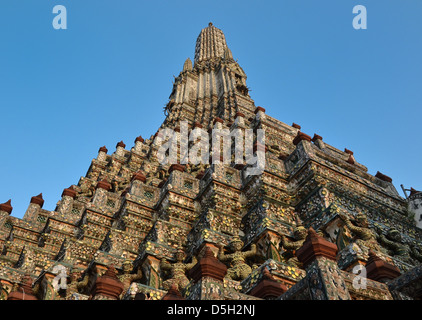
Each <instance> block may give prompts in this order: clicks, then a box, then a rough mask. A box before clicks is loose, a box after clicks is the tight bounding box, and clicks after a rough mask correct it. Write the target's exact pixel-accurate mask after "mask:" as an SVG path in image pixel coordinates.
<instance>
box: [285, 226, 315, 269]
mask: <svg viewBox="0 0 422 320" xmlns="http://www.w3.org/2000/svg"><path fill="white" fill-rule="evenodd" d="M307 234H308V231H307V230H306V228H305V227H303V226H296V227H295V228H294V229H293V236H294V240H293V241H289V240H287V238H286V237H285V236H284V235H281V243H280V244H281V246H282V247H283V249H284V250H286V252H285V253H284V254H283V257H284V260H285V262H286V263H287V264H289V265H292V266H296V267H300V266H301V263H300V262H299V260H298V259H297V257H296V256H295V251H296V250H297V249H299V248H300V247H301V246H302V245H303V243H304V242H305V239H306V236H307Z"/></svg>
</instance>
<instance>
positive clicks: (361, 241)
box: [339, 213, 382, 251]
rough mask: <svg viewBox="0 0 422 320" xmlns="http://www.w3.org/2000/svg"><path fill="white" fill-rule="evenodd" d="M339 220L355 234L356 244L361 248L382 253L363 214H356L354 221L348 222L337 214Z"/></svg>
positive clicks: (344, 217) (342, 215) (341, 214)
mask: <svg viewBox="0 0 422 320" xmlns="http://www.w3.org/2000/svg"><path fill="white" fill-rule="evenodd" d="M339 216H340V218H341V219H342V220H343V222H344V223H345V225H346V226H347V228H349V230H350V231H351V232H352V233H353V234H355V236H356V238H357V239H356V244H357V245H358V246H359V247H361V249H363V248H362V246H363V247H364V248H369V249H373V250H375V251H382V250H381V248H380V246H379V244H378V242H377V235H376V233H375V232H374V231H373V230H371V229H370V228H369V222H368V219H367V217H366V215H365V214H363V213H358V214H357V215H356V218H355V219H354V220H350V218H349V217H348V216H346V215H345V214H343V213H339Z"/></svg>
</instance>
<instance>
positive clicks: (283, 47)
mask: <svg viewBox="0 0 422 320" xmlns="http://www.w3.org/2000/svg"><path fill="white" fill-rule="evenodd" d="M358 4H362V5H365V6H366V8H367V12H368V16H367V18H368V25H367V26H368V29H367V30H355V29H353V27H352V20H353V17H354V14H353V13H352V9H353V7H354V6H355V5H358ZM55 5H64V6H66V8H67V14H68V17H67V19H68V21H67V22H68V29H67V30H55V29H54V28H53V26H52V20H53V18H54V14H53V13H52V9H53V7H54V6H55ZM210 21H211V22H213V23H214V25H215V26H216V27H218V28H220V29H222V30H223V32H224V33H225V35H226V39H227V42H228V45H229V47H230V48H231V50H232V52H233V55H234V57H235V58H236V59H238V62H239V63H240V65H241V66H242V67H243V69H244V70H245V72H246V74H247V75H248V82H247V83H248V86H249V87H250V88H251V90H252V91H251V97H252V98H253V99H254V100H255V103H256V105H257V106H262V107H264V108H266V110H267V114H270V115H271V116H274V117H276V118H277V119H279V120H281V121H283V122H285V123H287V124H292V123H293V122H295V123H298V124H300V125H301V126H302V131H303V132H305V133H307V134H309V135H311V136H313V134H314V133H317V134H319V135H321V136H322V137H323V138H324V141H325V142H327V143H329V144H331V145H333V146H335V147H337V148H339V149H341V150H343V149H344V148H348V149H350V150H352V151H354V153H355V158H356V160H357V161H359V162H360V163H362V164H364V165H366V166H367V167H368V171H369V173H371V174H375V173H376V172H377V171H381V172H382V173H384V174H386V175H388V176H390V177H391V178H393V183H394V184H395V186H396V188H397V189H398V191H399V193H400V194H401V195H403V194H402V191H401V189H400V184H404V185H405V187H407V188H409V187H411V186H412V187H414V188H416V189H422V170H421V165H420V159H421V156H422V148H421V136H422V134H421V133H422V132H421V131H422V130H421V126H420V124H421V121H422V111H421V103H422V63H421V59H422V36H421V35H422V33H421V31H422V1H420V0H406V1H402V0H401V1H399V0H396V1H388V0H371V1H363V0H353V1H351V0H341V1H339V0H333V1H324V0H319V1H315V0H306V1H305V0H291V1H282V0H277V1H256V0H255V1H250V0H242V1H239V0H225V1H214V0H213V1H198V0H197V1H183V0H180V1H174V0H171V1H169V0H167V1H162V0H159V1H139V0H125V1H117V0H113V1H111V0H89V1H86V0H37V1H34V0H1V2H0V41H1V50H0V107H1V122H0V148H1V149H0V150H1V151H0V182H1V183H0V203H1V202H4V201H7V200H8V199H9V198H11V199H12V205H13V207H14V210H13V213H12V215H13V216H16V217H22V216H23V214H24V213H25V211H26V209H27V207H28V204H29V201H30V198H31V197H32V196H34V195H37V194H39V193H40V192H42V193H43V196H44V199H45V204H44V208H45V209H47V210H53V209H54V208H55V204H56V202H57V201H58V200H60V196H61V192H62V190H63V189H64V188H67V187H68V186H70V185H71V184H77V183H78V180H79V178H80V177H81V176H84V175H85V174H86V171H87V170H88V168H89V165H90V162H91V160H92V159H93V158H95V157H96V156H97V152H98V149H99V147H101V146H103V145H106V146H107V148H108V149H109V153H112V152H114V150H115V146H116V143H117V142H119V141H120V140H123V141H124V142H125V143H126V148H129V149H130V148H131V147H132V146H133V141H134V139H135V138H136V137H137V136H138V135H140V134H141V135H142V136H143V137H146V138H148V137H149V136H150V135H151V134H154V133H155V132H156V130H157V129H158V127H159V125H160V124H161V122H162V121H163V120H164V115H163V112H162V108H163V106H164V105H165V104H166V102H167V101H168V96H169V94H170V93H171V89H172V80H173V75H175V76H177V75H178V74H179V72H180V71H181V69H182V66H183V63H184V61H185V59H186V58H187V57H190V58H191V59H192V60H193V57H194V49H195V41H196V38H197V36H198V34H199V32H200V30H201V29H202V28H204V27H206V26H207V25H208V22H210Z"/></svg>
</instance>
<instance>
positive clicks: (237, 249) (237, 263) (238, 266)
mask: <svg viewBox="0 0 422 320" xmlns="http://www.w3.org/2000/svg"><path fill="white" fill-rule="evenodd" d="M229 246H230V248H231V250H232V253H230V254H225V253H224V247H223V246H222V245H220V246H219V251H218V259H219V260H220V261H222V262H229V264H230V267H229V268H228V269H227V274H226V278H229V279H232V280H240V281H241V280H244V279H246V278H247V277H248V276H249V274H250V273H251V272H252V268H251V267H250V266H249V265H248V264H247V263H246V258H251V257H254V256H256V255H257V249H256V245H255V244H252V245H251V250H249V251H246V252H242V248H243V241H242V240H240V238H239V237H238V236H236V237H234V238H233V240H232V241H231V242H230V244H229Z"/></svg>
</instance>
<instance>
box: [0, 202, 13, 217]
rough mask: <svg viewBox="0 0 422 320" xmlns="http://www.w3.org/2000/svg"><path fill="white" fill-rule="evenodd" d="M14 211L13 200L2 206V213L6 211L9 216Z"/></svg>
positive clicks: (0, 207) (0, 205)
mask: <svg viewBox="0 0 422 320" xmlns="http://www.w3.org/2000/svg"><path fill="white" fill-rule="evenodd" d="M12 210H13V207H12V200H11V199H9V200H8V201H6V202H5V203H1V204H0V211H4V212H7V213H8V214H11V213H12Z"/></svg>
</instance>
